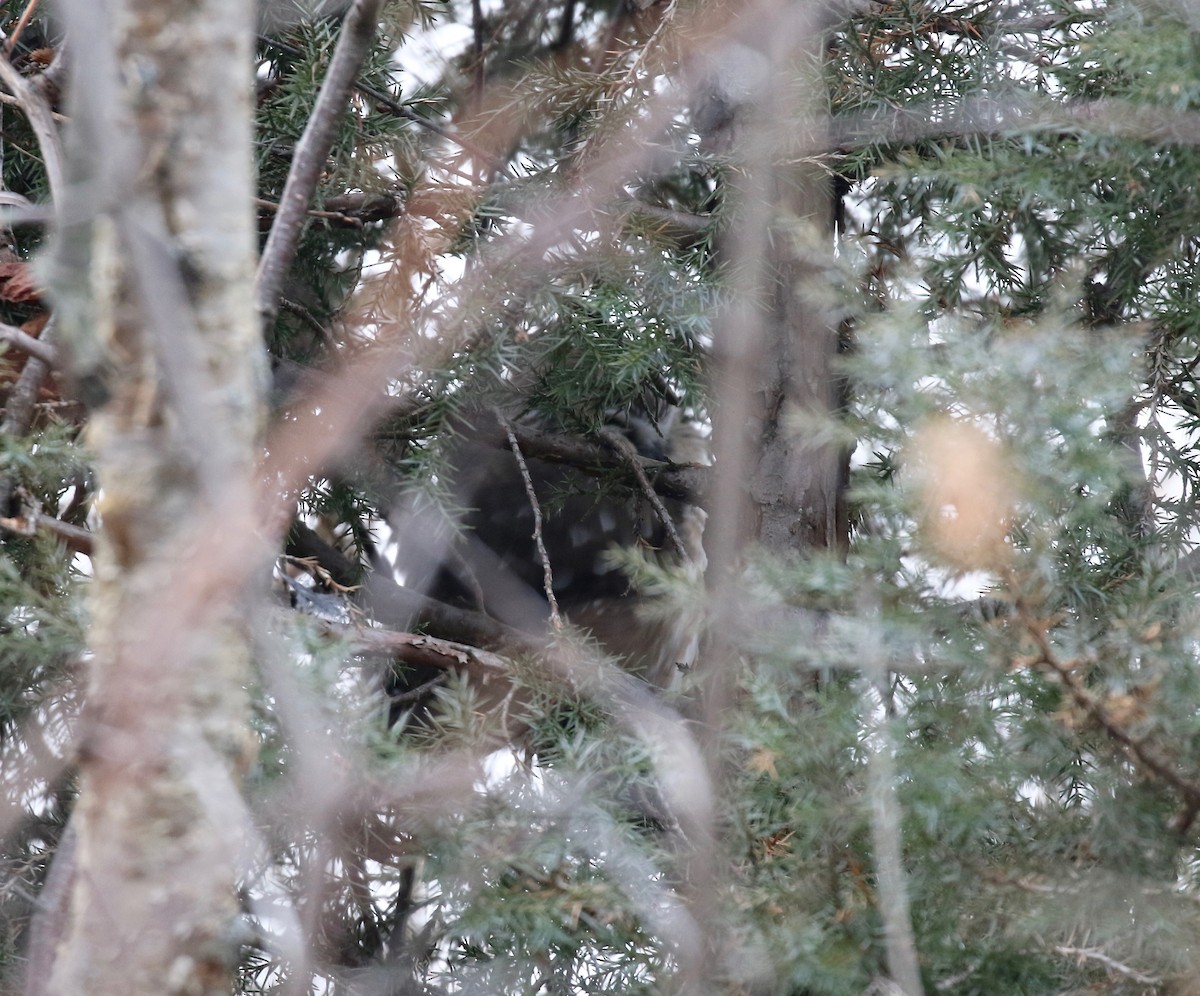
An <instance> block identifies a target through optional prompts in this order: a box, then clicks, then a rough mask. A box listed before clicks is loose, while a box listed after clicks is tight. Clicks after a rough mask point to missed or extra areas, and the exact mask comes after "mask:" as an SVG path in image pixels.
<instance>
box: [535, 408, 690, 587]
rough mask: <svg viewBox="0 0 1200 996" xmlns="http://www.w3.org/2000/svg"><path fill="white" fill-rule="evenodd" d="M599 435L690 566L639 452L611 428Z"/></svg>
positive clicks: (668, 514) (684, 548)
mask: <svg viewBox="0 0 1200 996" xmlns="http://www.w3.org/2000/svg"><path fill="white" fill-rule="evenodd" d="M600 435H601V438H602V439H603V440H604V441H605V442H606V443H608V445H609V446H611V447H612V449H613V450H614V451H615V452H616V453H617V454H618V455H619V456H620V457H621V458H622V459H623V460H624V461H625V464H626V465H627V466H628V467H629V469H630V470H631V471H632V472H633V476H634V477H635V478H637V482H638V487H639V488H641V490H642V494H643V495H644V496H645V498H646V500H647V501H648V502H649V503H650V507H651V508H653V509H654V514H655V515H657V516H658V518H659V521H660V522H661V523H662V524H663V529H665V530H666V532H667V537H668V538H669V539H670V541H671V545H672V546H673V547H674V548H675V552H676V553H677V554H679V559H680V560H681V561H683V563H685V564H688V565H689V566H690V565H691V563H692V558H691V555H690V554H689V553H688V550H687V547H686V546H684V545H683V540H681V539H680V538H679V533H678V532H676V531H675V522H674V521H673V520H672V519H671V513H670V512H668V511H667V507H666V506H665V505H664V504H663V503H662V499H661V498H659V497H658V494H657V492H655V490H654V485H653V484H651V483H650V478H648V477H647V476H646V471H645V469H644V468H643V467H642V464H641V462H640V460H639V459H638V456H639V454H638V451H637V449H636V448H635V447H634V445H633V443H631V442H630V441H629V440H628V439H626V438H625V437H624V436H622V435H621V434H620V433H619V432H615V431H613V430H611V429H606V430H605V431H604V432H602V433H601V434H600ZM514 445H515V443H514Z"/></svg>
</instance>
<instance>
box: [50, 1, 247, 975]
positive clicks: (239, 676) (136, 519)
mask: <svg viewBox="0 0 1200 996" xmlns="http://www.w3.org/2000/svg"><path fill="white" fill-rule="evenodd" d="M63 6H64V13H65V15H66V17H67V18H68V22H69V28H71V29H73V30H76V31H78V30H79V29H86V32H87V33H86V37H87V38H88V45H87V46H86V49H87V53H90V54H85V53H84V52H83V51H82V48H81V49H80V50H79V51H80V58H79V60H78V62H77V64H76V65H75V67H74V68H73V74H74V78H73V80H72V81H71V98H70V99H71V108H72V112H73V113H72V120H74V121H80V122H83V121H88V120H90V121H92V122H93V125H94V123H95V122H96V121H97V120H107V122H109V123H110V124H111V127H110V128H109V129H107V130H105V131H100V130H98V129H94V130H92V131H91V132H90V135H89V139H90V141H89V142H81V141H78V140H77V141H75V142H74V143H73V144H72V147H71V156H72V159H73V161H72V162H71V163H70V164H69V166H68V170H67V174H68V181H69V182H70V183H71V184H72V185H73V186H74V189H73V190H71V191H69V192H68V193H67V194H66V195H65V196H64V201H65V202H69V203H71V204H72V205H73V206H74V208H75V209H76V210H75V213H71V212H69V211H67V209H66V208H65V207H64V206H63V205H60V206H59V207H60V210H61V211H64V212H65V213H66V214H65V217H64V224H63V226H62V228H61V229H60V236H59V244H58V246H57V248H56V251H55V259H54V260H53V265H52V266H51V272H52V275H53V278H54V279H55V282H56V287H57V289H58V291H59V298H58V300H59V303H60V305H62V306H63V307H62V308H61V313H62V314H63V315H64V317H65V318H66V319H67V320H69V321H74V322H75V326H74V327H73V328H71V329H70V330H69V332H70V336H71V341H72V342H73V344H74V346H75V355H76V358H77V362H78V357H79V356H80V355H83V356H86V357H87V358H88V359H89V362H90V361H95V366H94V368H92V369H89V370H88V371H86V372H87V373H88V374H89V375H94V376H95V377H97V378H100V379H101V380H102V381H103V383H102V384H101V385H100V388H101V389H99V390H97V391H96V392H95V397H96V398H97V399H99V400H101V401H102V402H103V403H102V404H101V405H100V407H99V408H98V410H97V411H96V412H95V413H94V417H93V420H92V423H91V436H90V438H91V442H92V446H93V449H94V452H95V455H96V463H97V470H98V474H99V479H100V483H101V487H102V498H101V501H100V514H101V519H102V529H101V531H100V534H99V538H98V549H97V554H96V560H95V565H96V567H95V569H96V580H95V584H94V594H93V601H92V618H93V623H92V631H91V634H90V636H91V639H90V642H91V648H92V651H93V653H94V659H93V660H92V663H91V668H92V670H91V676H90V688H89V702H88V709H89V711H88V713H87V715H86V716H85V722H84V727H83V730H82V737H83V741H82V747H81V757H80V782H81V793H80V797H79V802H78V804H77V808H76V811H75V814H74V817H73V823H74V827H75V832H76V834H77V835H78V846H77V848H76V854H75V862H74V863H75V876H74V879H75V881H74V887H73V890H72V894H71V910H70V915H69V923H68V924H67V927H66V931H65V935H64V939H63V941H62V942H61V943H60V944H59V946H58V951H57V961H56V965H55V968H54V974H53V976H52V979H51V982H50V985H49V987H48V990H47V991H51V992H55V993H63V994H73V993H84V992H87V993H118V992H119V993H129V994H143V993H144V994H151V993H153V994H163V993H190V994H199V993H225V992H228V991H229V989H230V985H231V979H230V974H231V971H232V967H233V966H234V965H235V964H236V958H237V954H238V945H237V930H236V924H237V917H238V912H239V910H238V905H237V901H236V897H235V892H234V884H235V876H236V862H237V856H238V853H239V850H240V845H241V841H240V835H241V828H242V826H243V822H242V819H241V804H240V799H239V795H238V789H237V779H238V776H239V774H240V772H241V771H242V770H244V767H245V765H246V764H247V763H248V762H249V760H250V757H251V744H252V740H251V738H250V736H249V733H248V730H247V728H246V715H245V714H246V702H245V688H246V685H247V681H248V651H247V649H246V645H245V641H244V639H243V637H242V635H241V633H240V630H239V627H238V626H237V620H236V618H235V616H234V613H233V611H232V610H227V611H221V610H214V611H211V612H210V613H208V617H209V619H210V621H208V622H206V623H205V624H204V625H203V627H200V626H196V627H194V628H192V629H190V630H189V629H188V628H187V627H179V626H172V627H171V628H170V629H169V630H168V628H167V627H166V625H165V624H164V623H163V622H162V618H163V615H162V607H163V606H164V605H169V604H170V598H171V592H172V591H173V590H174V591H176V592H180V591H181V588H180V586H181V585H182V584H183V583H185V582H186V580H187V579H186V577H184V576H183V575H186V574H187V573H188V572H187V571H185V570H182V569H181V568H180V565H181V564H188V563H191V564H193V565H194V563H195V560H194V553H195V549H196V545H197V544H198V543H199V542H200V540H201V539H202V538H201V537H197V536H196V535H195V534H194V531H193V527H194V525H195V524H196V523H197V522H199V521H202V520H203V518H204V517H205V515H206V513H208V512H209V511H211V509H212V508H213V507H214V505H215V504H216V502H217V501H218V499H219V497H220V495H221V493H222V491H223V490H224V489H226V488H230V487H236V486H239V484H240V485H241V486H243V487H244V486H245V484H246V483H247V482H248V481H249V479H250V472H251V469H252V467H253V465H254V461H255V458H256V455H257V453H256V448H255V447H256V440H257V438H258V434H259V428H260V427H259V418H260V414H259V413H260V400H259V399H260V394H261V387H262V385H263V384H264V382H265V375H264V369H263V362H262V358H261V350H260V346H259V341H258V324H257V320H256V315H255V310H254V296H253V282H252V281H253V275H254V231H253V228H252V221H253V219H252V215H251V204H252V198H253V187H252V159H251V107H250V97H251V94H252V79H251V75H250V69H251V48H250V45H251V37H252V34H251V33H252V30H253V13H252V5H250V4H246V3H245V2H244V0H120V2H116V3H113V4H111V5H109V6H108V7H107V8H106V7H104V6H103V5H95V6H92V5H91V3H90V2H83V0H79V2H75V3H68V4H64V5H63ZM77 36H78V35H77ZM105 95H108V97H111V99H112V103H111V106H107V107H96V106H91V104H90V102H91V101H93V100H101V99H106V97H105ZM97 115H102V117H99V118H98V117H97ZM78 127H80V128H81V130H82V131H84V132H86V130H87V126H86V125H79V126H78ZM76 137H77V139H78V138H79V136H78V135H77V136H76ZM89 145H90V147H88V146H89ZM84 157H86V158H84ZM68 240H70V241H72V242H73V243H74V245H73V247H68V246H65V245H64V243H65V242H67V241H68ZM80 246H82V247H83V248H82V250H81V249H80ZM81 266H83V267H86V269H85V270H84V271H83V272H81V271H80V267H81ZM73 295H74V296H75V297H74V299H72V296H73ZM84 316H86V319H88V320H84ZM89 320H90V321H89ZM217 597H218V598H219V597H220V596H217ZM156 607H157V608H156Z"/></svg>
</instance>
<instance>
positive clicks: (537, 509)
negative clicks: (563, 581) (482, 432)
mask: <svg viewBox="0 0 1200 996" xmlns="http://www.w3.org/2000/svg"><path fill="white" fill-rule="evenodd" d="M496 421H497V422H499V423H500V428H502V429H503V430H504V435H505V438H506V439H507V440H508V445H509V447H510V448H511V449H512V451H513V456H515V457H516V458H517V466H518V467H519V468H520V469H521V480H522V481H523V482H524V484H525V493H526V494H527V495H528V496H529V507H530V508H531V509H533V542H534V543H535V544H536V546H537V552H538V558H539V559H540V560H541V562H542V587H543V588H544V589H545V592H546V601H547V602H549V603H550V625H551V626H553V627H554V628H555V629H556V630H557V629H562V616H560V615H559V613H558V599H556V598H555V597H554V571H553V569H552V568H551V567H550V555H549V554H548V553H546V544H545V543H544V542H543V541H542V506H541V505H539V504H538V497H537V492H536V491H535V490H534V488H533V478H531V477H530V476H529V467H528V466H527V465H526V463H525V457H524V456H523V455H522V453H521V445H520V444H519V443H518V442H517V437H516V434H515V433H514V432H513V428H512V423H511V422H509V420H508V419H506V418H505V417H504V415H503V414H502V413H501V412H500V410H499V409H496Z"/></svg>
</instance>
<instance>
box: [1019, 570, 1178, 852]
mask: <svg viewBox="0 0 1200 996" xmlns="http://www.w3.org/2000/svg"><path fill="white" fill-rule="evenodd" d="M1006 573H1007V575H1008V576H1007V577H1006V583H1007V584H1008V587H1009V590H1010V591H1011V592H1012V593H1013V599H1014V602H1013V604H1014V607H1015V609H1016V615H1017V619H1018V620H1019V622H1020V624H1021V627H1022V628H1023V629H1024V631H1025V632H1026V634H1027V635H1028V636H1029V638H1030V639H1031V640H1032V641H1033V644H1034V646H1035V647H1036V648H1037V659H1036V660H1035V661H1034V663H1035V664H1041V665H1042V666H1043V667H1046V668H1049V669H1050V670H1051V671H1053V672H1054V673H1055V675H1057V676H1058V680H1059V681H1060V682H1062V685H1063V687H1064V688H1065V689H1066V690H1067V693H1068V694H1069V695H1070V696H1071V698H1072V699H1073V700H1074V702H1075V704H1076V705H1077V706H1078V707H1079V708H1080V709H1082V710H1083V712H1084V714H1085V715H1086V716H1087V717H1088V718H1089V719H1090V720H1091V721H1092V722H1093V723H1095V724H1096V725H1097V726H1098V727H1100V729H1101V730H1103V731H1104V732H1105V734H1106V735H1107V736H1108V737H1109V739H1110V740H1113V741H1114V742H1115V743H1116V744H1117V745H1118V746H1119V747H1120V748H1121V750H1122V751H1123V752H1124V753H1125V755H1126V756H1127V757H1129V758H1130V759H1131V760H1132V761H1133V762H1134V763H1135V764H1136V765H1137V766H1138V767H1140V768H1141V769H1142V770H1143V771H1145V772H1146V773H1147V774H1148V775H1150V776H1152V777H1153V778H1155V779H1157V780H1158V781H1160V782H1162V783H1163V784H1164V785H1167V786H1169V787H1170V788H1172V789H1174V790H1175V792H1176V793H1177V794H1178V795H1179V797H1180V798H1181V799H1182V800H1183V808H1182V809H1181V810H1180V811H1179V812H1178V813H1177V814H1176V815H1175V817H1174V818H1173V819H1172V821H1171V827H1172V829H1174V830H1175V831H1176V832H1178V833H1185V832H1186V831H1187V830H1188V829H1189V828H1190V827H1191V825H1192V823H1193V822H1195V819H1196V816H1197V815H1198V814H1200V783H1197V782H1193V781H1191V780H1189V779H1187V778H1184V777H1183V776H1182V775H1180V774H1179V772H1178V771H1176V770H1175V766H1174V765H1173V764H1172V763H1171V761H1170V760H1169V759H1168V758H1166V757H1164V756H1163V755H1161V754H1160V753H1159V752H1158V751H1157V750H1156V749H1155V748H1154V747H1153V746H1152V745H1151V744H1150V743H1148V742H1147V741H1146V740H1144V739H1141V738H1138V737H1135V736H1133V735H1132V734H1131V733H1130V732H1129V731H1128V730H1126V729H1125V727H1124V726H1122V725H1121V723H1120V722H1118V721H1117V720H1116V719H1114V718H1113V716H1112V715H1111V714H1110V713H1109V711H1108V709H1106V708H1105V706H1104V703H1103V702H1102V701H1101V700H1100V699H1098V698H1096V696H1095V695H1093V694H1092V693H1091V691H1090V690H1089V689H1088V687H1087V686H1086V685H1085V684H1084V683H1083V682H1082V681H1081V680H1080V679H1079V676H1078V674H1077V673H1076V671H1077V670H1078V668H1079V665H1080V662H1079V661H1074V660H1072V661H1063V660H1060V659H1059V657H1058V655H1057V654H1056V653H1055V652H1054V648H1053V646H1051V644H1050V637H1049V636H1048V635H1047V632H1046V630H1047V627H1046V623H1045V622H1044V621H1043V620H1039V619H1037V618H1035V616H1034V615H1033V613H1032V611H1031V610H1030V608H1029V604H1028V603H1027V602H1026V601H1025V598H1024V596H1023V595H1021V594H1020V589H1019V587H1018V586H1017V584H1016V579H1015V577H1014V576H1013V575H1012V572H1011V571H1009V572H1006Z"/></svg>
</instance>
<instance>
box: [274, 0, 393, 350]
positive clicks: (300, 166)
mask: <svg viewBox="0 0 1200 996" xmlns="http://www.w3.org/2000/svg"><path fill="white" fill-rule="evenodd" d="M381 6H382V0H354V6H353V7H351V8H350V10H349V11H348V12H347V14H346V17H345V19H344V20H343V21H342V30H341V33H340V34H339V35H338V42H337V46H336V48H334V51H333V58H332V59H331V60H330V61H329V71H328V72H327V73H326V75H325V82H324V83H323V84H322V86H321V92H320V94H319V95H318V97H317V103H316V106H315V107H314V108H313V113H312V117H311V118H309V121H308V125H307V127H305V129H304V134H303V135H302V136H301V138H300V141H299V143H297V145H296V150H295V154H294V155H293V158H292V168H291V169H290V170H289V171H288V178H287V182H286V183H285V184H284V188H283V195H282V196H281V197H280V199H279V212H278V214H277V215H276V216H275V224H274V225H272V226H271V233H270V235H268V236H267V244H266V247H265V248H264V249H263V254H262V259H261V260H260V261H259V264H258V286H257V295H256V296H257V304H258V313H259V315H260V316H261V318H262V323H263V326H264V328H270V327H271V326H272V325H273V324H274V322H275V316H276V315H277V314H278V313H279V298H280V296H281V295H282V292H283V284H284V278H285V277H286V276H287V271H288V268H289V267H290V266H291V265H292V259H293V258H294V257H295V254H296V245H297V243H298V242H299V241H300V231H301V229H302V228H303V226H304V221H305V218H306V217H307V214H308V206H309V203H310V202H311V201H312V196H313V191H314V190H316V186H317V182H318V181H319V180H320V177H321V172H322V170H324V169H325V163H326V161H327V158H328V156H329V150H330V148H331V147H332V145H333V136H334V133H335V132H336V130H337V126H338V123H339V121H340V120H341V117H342V115H343V114H344V113H345V108H346V100H347V98H348V97H349V94H350V91H351V89H352V88H353V87H354V80H355V77H356V76H357V75H358V72H359V70H360V69H361V68H362V64H363V60H364V59H366V57H367V50H368V48H369V47H370V45H371V39H372V38H374V36H375V28H376V24H377V21H378V19H379V10H380V7H381Z"/></svg>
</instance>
